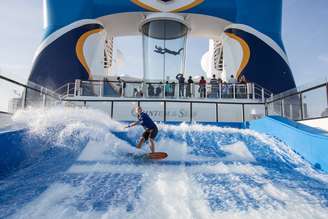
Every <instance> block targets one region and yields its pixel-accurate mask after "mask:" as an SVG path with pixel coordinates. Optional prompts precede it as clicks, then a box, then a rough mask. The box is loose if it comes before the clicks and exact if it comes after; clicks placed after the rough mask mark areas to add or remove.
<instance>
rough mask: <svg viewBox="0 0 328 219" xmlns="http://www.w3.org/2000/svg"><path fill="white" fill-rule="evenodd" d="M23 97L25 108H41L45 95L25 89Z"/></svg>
mask: <svg viewBox="0 0 328 219" xmlns="http://www.w3.org/2000/svg"><path fill="white" fill-rule="evenodd" d="M25 95H26V97H25V106H26V107H36V108H39V107H42V106H43V105H44V103H45V95H44V94H42V93H41V92H40V91H38V90H35V89H31V88H27V89H26V94H25Z"/></svg>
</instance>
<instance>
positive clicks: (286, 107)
mask: <svg viewBox="0 0 328 219" xmlns="http://www.w3.org/2000/svg"><path fill="white" fill-rule="evenodd" d="M283 115H284V117H286V118H288V119H291V120H301V119H302V117H301V100H300V95H299V94H296V95H292V96H289V97H286V98H284V99H283Z"/></svg>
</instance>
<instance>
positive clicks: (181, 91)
mask: <svg viewBox="0 0 328 219" xmlns="http://www.w3.org/2000/svg"><path fill="white" fill-rule="evenodd" d="M175 78H176V79H177V80H178V82H179V97H184V84H185V77H184V76H183V74H177V76H176V77H175Z"/></svg>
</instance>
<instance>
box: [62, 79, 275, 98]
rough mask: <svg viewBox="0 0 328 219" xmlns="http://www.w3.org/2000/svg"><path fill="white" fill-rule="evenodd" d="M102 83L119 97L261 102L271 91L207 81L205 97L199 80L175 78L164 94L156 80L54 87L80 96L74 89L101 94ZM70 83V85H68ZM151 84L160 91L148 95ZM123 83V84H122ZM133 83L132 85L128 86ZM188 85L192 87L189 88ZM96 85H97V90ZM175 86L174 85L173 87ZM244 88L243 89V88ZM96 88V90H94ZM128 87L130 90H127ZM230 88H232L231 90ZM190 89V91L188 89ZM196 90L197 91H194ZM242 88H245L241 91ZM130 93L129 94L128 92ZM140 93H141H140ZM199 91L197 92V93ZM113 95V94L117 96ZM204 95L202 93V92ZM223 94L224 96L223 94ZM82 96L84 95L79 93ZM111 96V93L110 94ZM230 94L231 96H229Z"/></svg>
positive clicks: (83, 82) (247, 85) (163, 85)
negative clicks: (229, 99) (168, 90)
mask: <svg viewBox="0 0 328 219" xmlns="http://www.w3.org/2000/svg"><path fill="white" fill-rule="evenodd" d="M77 82H78V83H79V86H77V84H76V83H77ZM104 83H109V84H110V85H111V86H112V89H114V91H115V92H116V93H117V95H118V96H121V97H140V96H142V97H146V98H148V97H156V96H157V97H164V98H231V99H240V98H241V99H261V100H262V102H264V100H265V98H267V97H269V96H271V95H272V94H271V92H270V91H269V90H267V89H264V88H262V87H260V86H259V85H257V84H254V83H218V84H217V86H216V84H215V85H213V84H210V83H207V84H206V85H205V91H204V92H205V97H203V96H202V95H201V93H200V92H201V91H200V90H199V89H196V88H199V82H194V83H183V84H182V83H178V82H177V81H176V80H173V81H170V82H169V83H168V84H169V85H170V86H173V91H172V92H173V93H172V94H170V95H167V94H166V91H165V88H166V85H167V83H162V82H158V81H153V82H152V81H113V80H93V81H78V80H77V81H76V82H75V84H74V85H73V84H72V83H68V84H65V85H63V86H61V87H60V88H58V89H56V92H57V93H60V94H61V98H65V97H66V96H69V94H71V93H74V96H80V95H79V94H78V92H77V90H75V89H81V88H82V89H83V86H84V85H85V86H91V87H90V88H92V86H93V85H94V86H93V90H94V95H90V96H102V92H103V90H104ZM70 84H71V85H70ZM150 84H151V85H153V86H154V88H158V87H160V89H161V90H160V93H159V94H157V95H153V94H151V95H149V93H148V92H149V90H148V89H149V85H150ZM249 84H251V87H252V89H251V90H249V88H250V87H249ZM124 85H125V86H124ZM129 85H133V86H129ZM190 85H192V87H191V88H190ZM97 86H99V88H98V89H100V90H97ZM174 86H175V87H174ZM181 86H182V87H183V93H184V94H182V95H179V91H180V87H181ZM67 87H69V88H71V89H72V87H74V92H72V90H71V89H70V90H68V89H66V88H67ZM243 88H244V89H243ZM62 89H65V90H64V92H60V90H62ZM95 89H96V90H95ZM129 89H130V90H129ZM131 89H137V91H138V93H140V95H138V94H136V95H137V96H134V92H135V91H132V90H131ZM213 89H217V91H216V92H217V96H216V97H215V94H214V93H213ZM231 89H232V90H231ZM127 90H128V92H127ZM187 90H188V91H189V92H191V93H192V94H189V95H187ZM190 90H192V91H190ZM196 90H197V91H196ZM243 90H245V91H244V92H243ZM128 93H130V94H128ZM141 93H142V94H141ZM198 93H199V94H198ZM117 95H115V96H117ZM203 95H204V94H203ZM223 95H224V96H223ZM81 96H84V95H81ZM87 96H89V95H87ZM110 96H111V95H110ZM230 96H231V97H230Z"/></svg>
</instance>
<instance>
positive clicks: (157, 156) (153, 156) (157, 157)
mask: <svg viewBox="0 0 328 219" xmlns="http://www.w3.org/2000/svg"><path fill="white" fill-rule="evenodd" d="M146 155H147V157H148V158H149V159H151V160H162V159H165V158H167V156H168V155H167V153H165V152H154V153H148V154H146Z"/></svg>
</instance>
